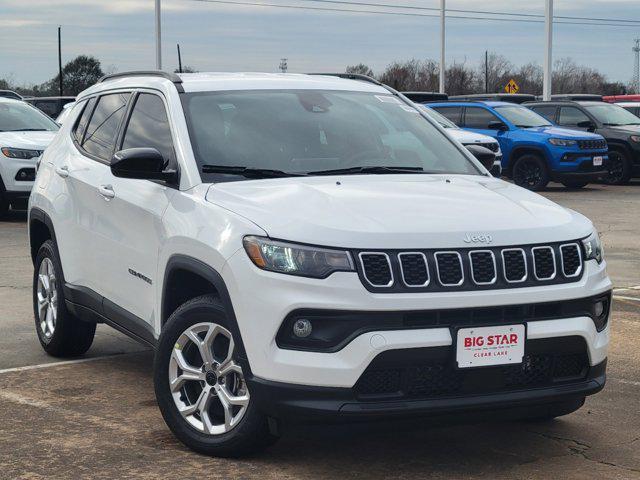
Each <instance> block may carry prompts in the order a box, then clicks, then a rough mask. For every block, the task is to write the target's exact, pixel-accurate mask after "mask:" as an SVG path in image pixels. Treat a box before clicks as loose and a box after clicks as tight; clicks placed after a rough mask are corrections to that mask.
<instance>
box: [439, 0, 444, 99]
mask: <svg viewBox="0 0 640 480" xmlns="http://www.w3.org/2000/svg"><path fill="white" fill-rule="evenodd" d="M445 8H446V5H445V0H440V89H439V91H440V93H444V74H445V64H444V40H445V34H444V24H445V21H444V19H445Z"/></svg>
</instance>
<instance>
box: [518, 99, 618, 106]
mask: <svg viewBox="0 0 640 480" xmlns="http://www.w3.org/2000/svg"><path fill="white" fill-rule="evenodd" d="M603 104H604V105H612V104H611V103H608V102H601V101H598V100H579V101H576V100H550V101H548V102H545V101H542V100H540V101H539V102H527V103H525V104H524V105H525V106H527V107H530V106H534V105H535V106H537V105H551V106H556V105H582V106H585V107H590V106H593V105H603Z"/></svg>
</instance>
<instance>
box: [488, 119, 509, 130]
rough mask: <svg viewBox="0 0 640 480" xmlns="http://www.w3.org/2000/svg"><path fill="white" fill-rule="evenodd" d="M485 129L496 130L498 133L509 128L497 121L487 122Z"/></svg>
mask: <svg viewBox="0 0 640 480" xmlns="http://www.w3.org/2000/svg"><path fill="white" fill-rule="evenodd" d="M487 128H488V129H489V130H498V131H500V132H503V131H505V130H509V127H507V126H506V125H505V124H504V123H503V122H500V121H498V120H493V121H492V122H489V123H488V124H487Z"/></svg>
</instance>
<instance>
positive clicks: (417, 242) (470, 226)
mask: <svg viewBox="0 0 640 480" xmlns="http://www.w3.org/2000/svg"><path fill="white" fill-rule="evenodd" d="M206 199H207V201H209V202H211V203H213V204H216V205H218V206H220V207H223V208H225V209H228V210H230V211H233V212H235V213H236V214H238V215H241V216H243V217H245V218H247V219H249V220H251V221H252V222H254V223H255V224H257V225H258V226H260V227H261V228H262V229H263V230H264V231H265V232H266V233H267V235H269V236H270V237H271V238H277V239H281V240H291V241H297V242H303V243H309V244H315V245H326V246H336V247H348V248H364V249H366V248H455V247H469V246H474V245H470V244H468V243H466V242H465V237H466V236H467V234H470V235H474V234H489V235H491V237H492V240H493V241H492V244H493V245H520V244H534V243H544V242H552V241H565V240H574V239H577V238H581V237H585V236H587V235H589V234H590V233H591V232H592V230H593V226H592V224H591V222H590V221H589V220H587V219H586V218H585V217H583V216H582V215H580V214H578V213H576V212H573V211H571V210H567V209H565V208H562V207H560V206H559V205H556V204H554V203H553V202H551V201H549V200H547V199H545V198H544V197H542V196H540V195H537V194H535V193H532V192H529V191H527V190H525V189H522V188H520V187H517V186H514V185H512V184H510V183H507V182H504V181H502V180H498V179H494V178H488V177H483V176H475V175H474V176H471V175H448V176H444V175H428V176H427V175H350V176H339V177H338V176H332V177H309V178H299V177H295V178H281V179H268V180H247V181H238V182H227V183H218V184H214V185H211V186H210V187H209V189H208V191H207V194H206Z"/></svg>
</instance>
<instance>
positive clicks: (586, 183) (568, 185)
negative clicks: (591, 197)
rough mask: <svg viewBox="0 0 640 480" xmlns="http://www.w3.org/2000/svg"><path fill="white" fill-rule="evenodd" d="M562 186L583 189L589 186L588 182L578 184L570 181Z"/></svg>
mask: <svg viewBox="0 0 640 480" xmlns="http://www.w3.org/2000/svg"><path fill="white" fill-rule="evenodd" d="M562 185H564V186H565V187H567V188H575V189H578V188H584V187H586V186H587V185H589V182H578V181H571V180H567V181H566V182H562Z"/></svg>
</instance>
